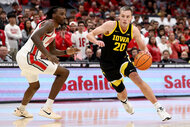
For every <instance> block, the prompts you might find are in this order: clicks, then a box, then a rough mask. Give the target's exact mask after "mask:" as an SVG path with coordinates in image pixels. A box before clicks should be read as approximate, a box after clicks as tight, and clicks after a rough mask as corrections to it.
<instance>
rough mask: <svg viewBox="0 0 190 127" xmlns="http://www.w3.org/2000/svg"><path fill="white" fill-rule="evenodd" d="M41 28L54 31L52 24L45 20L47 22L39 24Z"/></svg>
mask: <svg viewBox="0 0 190 127" xmlns="http://www.w3.org/2000/svg"><path fill="white" fill-rule="evenodd" d="M41 27H42V28H47V29H49V30H50V31H53V30H54V23H53V21H52V20H47V21H45V22H42V23H41Z"/></svg>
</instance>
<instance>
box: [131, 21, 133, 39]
mask: <svg viewBox="0 0 190 127" xmlns="http://www.w3.org/2000/svg"><path fill="white" fill-rule="evenodd" d="M131 39H133V24H131Z"/></svg>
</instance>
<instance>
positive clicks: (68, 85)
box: [0, 68, 190, 102]
mask: <svg viewBox="0 0 190 127" xmlns="http://www.w3.org/2000/svg"><path fill="white" fill-rule="evenodd" d="M68 69H69V70H70V75H69V77H68V79H67V80H66V82H65V83H64V84H63V87H62V89H61V91H60V93H59V94H58V96H57V98H56V99H63V100H64V99H84V98H112V97H116V96H117V93H116V92H115V90H114V89H113V88H112V87H111V86H110V85H109V83H108V81H107V80H106V79H105V77H104V76H103V74H102V72H101V69H100V68H68ZM20 72H21V71H20V69H19V68H0V102H5V101H20V100H21V99H22V97H23V95H24V92H25V90H26V89H27V88H28V86H29V85H28V83H27V80H26V79H25V77H22V76H20ZM189 72H190V68H150V69H148V70H146V71H139V70H138V73H139V75H140V77H141V78H142V79H143V80H144V81H145V82H146V83H147V84H148V85H149V86H150V87H151V88H152V89H153V92H154V94H155V95H156V96H180V95H190V73H189ZM54 79H55V76H51V75H40V76H39V81H40V89H39V90H38V91H37V93H36V94H35V95H34V97H33V98H32V100H46V99H47V97H48V95H49V92H50V89H51V86H52V83H53V81H54ZM124 84H125V86H126V89H127V91H128V96H129V97H141V96H144V95H143V94H142V92H141V91H140V89H139V88H138V87H137V86H136V85H135V84H134V83H133V82H132V81H131V80H130V79H129V78H128V77H124Z"/></svg>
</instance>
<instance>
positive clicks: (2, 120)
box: [0, 97, 190, 127]
mask: <svg viewBox="0 0 190 127" xmlns="http://www.w3.org/2000/svg"><path fill="white" fill-rule="evenodd" d="M129 100H130V101H131V103H132V104H133V106H134V108H135V114H133V115H129V114H128V113H127V112H125V110H124V108H123V106H122V104H121V103H120V102H119V101H118V100H116V99H103V100H93V101H63V102H56V103H55V104H54V111H55V112H56V113H58V114H61V115H62V119H60V120H51V119H47V118H44V117H41V116H39V115H38V112H39V110H40V108H41V107H42V106H43V103H30V104H29V105H28V111H29V112H30V113H32V114H33V115H34V118H18V117H16V116H13V115H12V112H13V110H14V109H15V107H17V106H18V105H19V104H18V103H12V104H11V103H8V104H0V114H1V115H0V127H190V97H176V98H174V97H170V98H159V102H160V103H161V104H162V105H163V106H164V107H166V110H167V111H168V112H169V113H170V114H171V115H172V119H171V120H170V121H167V122H162V121H161V120H160V118H159V116H158V115H157V112H156V110H155V109H154V108H153V105H152V104H151V103H150V102H149V101H147V100H146V99H129Z"/></svg>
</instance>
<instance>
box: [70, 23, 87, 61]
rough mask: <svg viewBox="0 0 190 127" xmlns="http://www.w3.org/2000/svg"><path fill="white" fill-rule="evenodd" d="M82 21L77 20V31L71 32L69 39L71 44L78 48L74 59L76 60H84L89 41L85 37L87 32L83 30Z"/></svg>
mask: <svg viewBox="0 0 190 127" xmlns="http://www.w3.org/2000/svg"><path fill="white" fill-rule="evenodd" d="M84 25H85V24H84V22H83V21H79V22H78V31H76V32H75V33H73V34H72V36H71V41H72V43H73V46H74V47H76V48H78V49H80V52H79V53H78V54H77V56H76V59H78V60H84V59H85V58H86V54H85V51H86V48H87V46H88V45H89V41H88V39H87V38H86V35H87V34H88V33H87V32H84V28H85V26H84Z"/></svg>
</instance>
